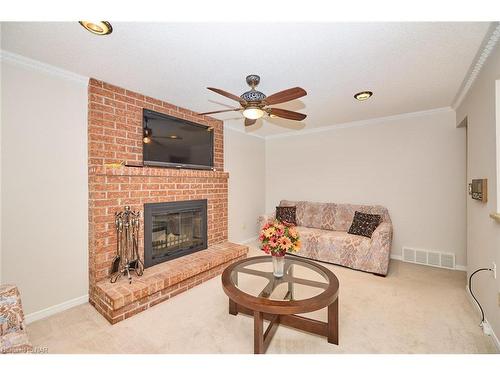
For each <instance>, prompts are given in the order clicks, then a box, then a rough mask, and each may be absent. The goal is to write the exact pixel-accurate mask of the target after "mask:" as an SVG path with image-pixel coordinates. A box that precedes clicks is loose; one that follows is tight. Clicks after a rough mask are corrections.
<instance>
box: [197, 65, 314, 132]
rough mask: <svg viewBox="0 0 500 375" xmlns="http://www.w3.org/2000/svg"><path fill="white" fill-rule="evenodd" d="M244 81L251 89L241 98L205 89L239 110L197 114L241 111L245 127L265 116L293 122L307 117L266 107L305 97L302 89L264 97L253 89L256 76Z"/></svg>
mask: <svg viewBox="0 0 500 375" xmlns="http://www.w3.org/2000/svg"><path fill="white" fill-rule="evenodd" d="M246 81H247V84H248V85H249V86H250V87H251V89H250V91H247V92H245V93H243V94H241V96H237V95H234V94H231V93H229V92H227V91H224V90H221V89H216V88H214V87H207V89H209V90H211V91H213V92H216V93H217V94H220V95H222V96H225V97H226V98H229V99H233V100H235V101H237V102H238V103H240V106H241V107H240V108H231V109H223V110H220V111H212V112H204V113H198V114H199V115H212V114H214V113H222V112H233V111H243V116H244V117H245V126H250V125H253V124H255V122H256V121H257V119H259V118H261V117H262V116H264V115H265V114H267V115H268V116H270V117H281V118H284V119H287V120H294V121H302V120H303V119H305V118H306V117H307V115H304V114H303V113H298V112H294V111H289V110H288V109H282V108H274V107H273V108H271V107H268V106H269V105H274V104H279V103H284V102H288V101H290V100H294V99H298V98H301V97H303V96H306V95H307V92H306V91H305V90H304V89H303V88H301V87H293V88H291V89H288V90H283V91H280V92H277V93H276V94H273V95H270V96H266V95H264V94H263V93H262V92H260V91H257V90H256V89H255V88H256V87H257V85H258V84H259V82H260V77H259V76H258V75H256V74H250V75H249V76H247V78H246Z"/></svg>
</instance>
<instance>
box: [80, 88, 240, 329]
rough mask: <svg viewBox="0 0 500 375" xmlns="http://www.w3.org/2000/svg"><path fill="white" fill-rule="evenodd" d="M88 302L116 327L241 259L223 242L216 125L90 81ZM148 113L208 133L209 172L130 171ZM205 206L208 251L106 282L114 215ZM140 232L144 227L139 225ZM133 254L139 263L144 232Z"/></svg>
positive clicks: (223, 180) (222, 177)
mask: <svg viewBox="0 0 500 375" xmlns="http://www.w3.org/2000/svg"><path fill="white" fill-rule="evenodd" d="M88 100H89V103H88V106H89V112H88V150H89V151H88V152H89V158H88V161H89V299H90V303H91V304H92V305H94V306H95V308H96V309H97V310H98V311H99V312H100V313H101V314H102V315H104V317H105V318H106V319H107V320H108V321H110V322H111V323H116V322H119V321H121V320H123V319H125V318H128V317H129V316H132V315H134V314H136V313H138V312H140V311H143V310H145V309H147V308H149V307H151V306H153V305H155V304H157V303H159V302H162V301H164V300H166V299H169V298H171V297H173V296H175V295H176V294H178V293H181V292H183V291H185V290H187V289H189V288H191V287H193V286H195V285H198V284H199V283H201V282H203V281H205V280H208V279H209V278H212V277H214V276H216V275H218V274H220V273H221V272H222V270H223V269H224V268H225V267H226V266H227V265H229V264H231V263H232V262H234V261H236V260H238V259H240V258H242V257H245V256H246V253H247V251H248V248H247V247H246V246H241V245H237V244H232V243H229V242H227V220H228V217H227V194H228V178H229V175H228V173H226V172H224V157H223V154H224V149H223V145H224V142H223V129H222V122H221V121H219V120H216V119H213V118H210V117H207V116H199V115H196V114H195V113H194V112H192V111H190V110H187V109H184V108H180V107H178V106H175V105H172V104H169V103H166V102H163V101H161V100H158V99H154V98H150V97H147V96H144V95H141V94H139V93H135V92H132V91H130V90H127V89H124V88H120V87H117V86H114V85H111V84H108V83H105V82H102V81H99V80H96V79H90V81H89V96H88ZM144 108H146V109H150V110H153V111H156V112H160V113H164V114H167V115H170V116H174V117H178V118H182V119H186V120H189V121H192V122H196V123H199V124H202V125H205V126H210V127H213V132H214V170H211V171H207V170H203V171H202V170H187V169H186V170H184V169H166V168H155V167H131V166H125V165H123V164H125V163H129V164H130V163H135V164H137V163H140V162H142V134H143V130H142V111H143V109H144ZM190 200H192V201H200V200H205V201H206V232H207V235H206V241H207V245H208V248H207V249H206V250H200V251H196V252H192V253H189V254H187V255H185V256H182V257H175V259H172V260H169V261H167V262H164V263H161V264H156V265H152V266H151V267H148V268H146V270H145V272H144V275H143V276H142V277H141V278H137V277H134V279H133V282H132V284H128V282H127V281H126V279H125V278H122V279H120V280H119V281H118V282H117V283H115V284H111V283H110V282H109V273H110V267H111V262H112V260H113V258H114V257H115V254H116V232H115V227H114V213H115V212H117V211H122V210H123V208H124V206H126V205H128V206H130V207H131V209H132V210H138V211H141V212H144V207H145V204H147V205H149V204H153V203H164V202H181V201H190ZM141 228H142V229H143V228H144V222H143V220H141ZM142 229H141V230H140V231H139V254H140V256H141V258H142V259H144V230H142Z"/></svg>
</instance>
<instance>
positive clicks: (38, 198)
mask: <svg viewBox="0 0 500 375" xmlns="http://www.w3.org/2000/svg"><path fill="white" fill-rule="evenodd" d="M2 56H3V58H2V67H1V69H2V79H3V80H2V86H1V88H2V138H1V171H2V186H1V188H2V192H1V200H2V207H1V217H2V222H1V224H2V226H1V233H2V238H1V245H2V247H1V248H2V264H1V267H2V282H4V283H13V284H16V285H17V286H18V287H19V289H20V291H21V296H22V301H23V307H24V311H25V313H26V314H30V313H33V312H38V311H40V310H43V309H45V308H48V307H51V306H54V305H58V304H61V303H64V302H67V301H68V300H72V299H74V298H78V297H82V296H85V295H86V294H87V293H88V275H87V272H88V266H87V263H88V260H87V259H88V251H87V243H88V216H87V214H88V212H87V199H88V187H87V183H88V182H87V84H86V81H85V80H83V78H82V77H79V76H78V77H76V76H75V75H72V74H70V73H68V74H66V73H64V72H61V71H59V70H55V69H53V68H50V67H48V66H44V65H40V64H38V63H33V62H32V61H29V60H27V59H24V58H21V59H19V57H15V55H6V54H3V55H2Z"/></svg>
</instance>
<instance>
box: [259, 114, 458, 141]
mask: <svg viewBox="0 0 500 375" xmlns="http://www.w3.org/2000/svg"><path fill="white" fill-rule="evenodd" d="M449 112H454V110H453V108H451V107H440V108H434V109H429V110H425V111H418V112H408V113H402V114H399V115H392V116H385V117H376V118H372V119H368V120H361V121H351V122H345V123H341V124H333V125H328V126H321V127H317V128H312V129H306V130H298V131H294V132H289V133H282V134H275V135H269V136H267V137H265V139H266V140H268V139H277V138H286V137H297V136H303V135H307V134H315V133H323V132H327V131H332V130H340V129H346V128H355V127H359V126H369V125H376V124H383V123H386V122H391V121H398V120H404V119H410V118H417V117H422V116H430V115H435V114H439V113H449Z"/></svg>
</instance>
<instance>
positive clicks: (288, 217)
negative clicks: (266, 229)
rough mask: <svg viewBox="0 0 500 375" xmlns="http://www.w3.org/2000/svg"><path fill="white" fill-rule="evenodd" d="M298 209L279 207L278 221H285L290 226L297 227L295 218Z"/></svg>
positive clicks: (277, 212) (277, 210)
mask: <svg viewBox="0 0 500 375" xmlns="http://www.w3.org/2000/svg"><path fill="white" fill-rule="evenodd" d="M296 210H297V208H296V207H295V206H293V207H292V206H286V207H285V206H278V207H276V220H279V221H283V222H286V223H289V224H293V225H297V220H296V218H295V213H296Z"/></svg>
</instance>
